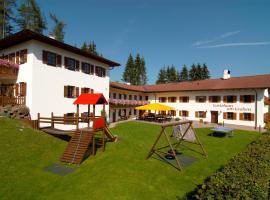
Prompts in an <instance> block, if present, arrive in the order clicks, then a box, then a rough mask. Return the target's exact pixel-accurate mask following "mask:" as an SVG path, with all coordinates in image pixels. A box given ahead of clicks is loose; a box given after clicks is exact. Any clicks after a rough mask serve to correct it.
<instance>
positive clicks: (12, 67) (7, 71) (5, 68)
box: [0, 59, 19, 79]
mask: <svg viewBox="0 0 270 200" xmlns="http://www.w3.org/2000/svg"><path fill="white" fill-rule="evenodd" d="M18 72H19V65H18V64H15V63H13V62H10V61H7V60H2V59H0V79H17V76H18Z"/></svg>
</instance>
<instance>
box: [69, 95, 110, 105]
mask: <svg viewBox="0 0 270 200" xmlns="http://www.w3.org/2000/svg"><path fill="white" fill-rule="evenodd" d="M73 104H80V105H96V104H108V102H107V100H106V99H105V97H104V96H103V94H101V93H96V94H81V95H80V96H79V97H78V98H77V99H76V100H75V101H74V103H73Z"/></svg>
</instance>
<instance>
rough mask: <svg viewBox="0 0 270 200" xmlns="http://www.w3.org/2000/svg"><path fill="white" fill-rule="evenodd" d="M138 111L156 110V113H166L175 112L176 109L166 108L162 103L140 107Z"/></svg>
mask: <svg viewBox="0 0 270 200" xmlns="http://www.w3.org/2000/svg"><path fill="white" fill-rule="evenodd" d="M135 109H136V110H155V111H166V110H175V108H174V107H171V106H166V105H164V104H160V103H150V104H147V105H144V106H138V107H136V108H135Z"/></svg>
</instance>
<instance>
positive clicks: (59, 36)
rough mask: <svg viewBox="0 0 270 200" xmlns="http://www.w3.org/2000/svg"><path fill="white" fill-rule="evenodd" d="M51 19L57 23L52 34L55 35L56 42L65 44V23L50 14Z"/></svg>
mask: <svg viewBox="0 0 270 200" xmlns="http://www.w3.org/2000/svg"><path fill="white" fill-rule="evenodd" d="M50 18H51V19H52V20H53V22H54V23H55V26H54V28H53V30H52V32H51V33H50V34H51V35H53V36H54V37H55V39H56V40H58V41H60V42H64V34H65V33H64V27H65V26H66V25H65V23H64V22H63V21H60V20H59V19H58V18H57V17H56V15H54V14H50Z"/></svg>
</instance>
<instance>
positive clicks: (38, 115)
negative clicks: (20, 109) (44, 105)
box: [37, 113, 40, 129]
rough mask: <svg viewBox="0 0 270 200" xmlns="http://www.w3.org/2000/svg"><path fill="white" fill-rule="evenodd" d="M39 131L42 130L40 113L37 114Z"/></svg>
mask: <svg viewBox="0 0 270 200" xmlns="http://www.w3.org/2000/svg"><path fill="white" fill-rule="evenodd" d="M37 129H40V113H38V114H37Z"/></svg>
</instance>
